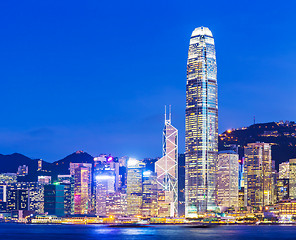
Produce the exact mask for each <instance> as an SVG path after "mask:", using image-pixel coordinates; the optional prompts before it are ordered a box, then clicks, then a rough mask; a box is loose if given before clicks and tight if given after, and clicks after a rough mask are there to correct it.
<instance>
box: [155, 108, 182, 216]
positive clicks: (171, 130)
mask: <svg viewBox="0 0 296 240" xmlns="http://www.w3.org/2000/svg"><path fill="white" fill-rule="evenodd" d="M155 171H156V173H157V183H158V189H159V190H160V191H166V192H168V193H167V194H166V196H168V195H170V196H173V197H172V198H170V199H169V201H170V202H168V201H167V203H169V204H171V205H172V206H173V208H172V209H173V212H172V213H171V215H172V216H177V215H178V130H177V129H176V128H175V127H174V126H173V125H172V124H171V112H169V118H168V119H167V117H166V113H165V125H164V129H163V157H162V158H161V159H159V160H158V161H157V162H156V163H155ZM167 200H168V199H167Z"/></svg>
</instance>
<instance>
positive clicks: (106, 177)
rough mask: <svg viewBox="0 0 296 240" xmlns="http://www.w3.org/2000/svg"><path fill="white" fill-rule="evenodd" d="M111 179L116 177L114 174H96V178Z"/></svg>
mask: <svg viewBox="0 0 296 240" xmlns="http://www.w3.org/2000/svg"><path fill="white" fill-rule="evenodd" d="M109 179H114V176H110V175H98V176H96V180H109Z"/></svg>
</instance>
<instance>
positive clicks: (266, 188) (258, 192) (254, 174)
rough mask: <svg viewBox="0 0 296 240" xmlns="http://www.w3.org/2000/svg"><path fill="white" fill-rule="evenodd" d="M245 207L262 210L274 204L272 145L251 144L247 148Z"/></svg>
mask: <svg viewBox="0 0 296 240" xmlns="http://www.w3.org/2000/svg"><path fill="white" fill-rule="evenodd" d="M244 165H245V173H244V174H245V205H247V206H251V207H256V208H261V207H264V206H266V205H269V204H272V203H273V199H274V186H273V185H274V183H273V178H272V161H271V145H270V144H269V143H249V144H248V145H247V146H246V147H245V163H244Z"/></svg>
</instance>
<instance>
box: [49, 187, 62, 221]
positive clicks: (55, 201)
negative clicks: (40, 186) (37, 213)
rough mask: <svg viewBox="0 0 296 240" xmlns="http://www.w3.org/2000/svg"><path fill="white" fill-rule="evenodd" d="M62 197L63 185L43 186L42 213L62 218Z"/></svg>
mask: <svg viewBox="0 0 296 240" xmlns="http://www.w3.org/2000/svg"><path fill="white" fill-rule="evenodd" d="M64 197H65V192H64V186H63V185H54V184H48V185H44V212H47V213H48V214H49V215H57V216H64V215H65V205H64Z"/></svg>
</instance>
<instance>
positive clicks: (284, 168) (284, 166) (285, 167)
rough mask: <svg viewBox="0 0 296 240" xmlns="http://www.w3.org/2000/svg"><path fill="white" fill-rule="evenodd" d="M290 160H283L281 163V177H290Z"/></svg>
mask: <svg viewBox="0 0 296 240" xmlns="http://www.w3.org/2000/svg"><path fill="white" fill-rule="evenodd" d="M289 169H290V168H289V162H283V163H280V165H279V179H289V172H290V170H289Z"/></svg>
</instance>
